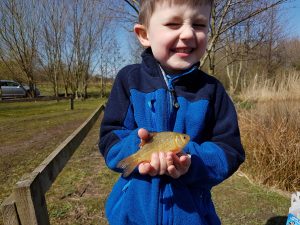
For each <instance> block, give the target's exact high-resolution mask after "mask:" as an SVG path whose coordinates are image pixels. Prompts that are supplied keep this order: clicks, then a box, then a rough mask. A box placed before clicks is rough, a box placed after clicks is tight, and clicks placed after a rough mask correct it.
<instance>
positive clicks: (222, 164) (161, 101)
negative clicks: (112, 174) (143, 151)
mask: <svg viewBox="0 0 300 225" xmlns="http://www.w3.org/2000/svg"><path fill="white" fill-rule="evenodd" d="M142 58H143V61H142V63H141V64H136V65H130V66H126V67H125V68H123V69H122V70H121V71H120V72H119V73H118V75H117V77H116V80H115V83H114V85H113V88H112V91H111V94H110V97H109V100H108V103H107V106H106V109H105V114H104V118H103V121H102V124H101V132H100V142H99V148H100V152H101V153H102V154H103V156H104V158H105V162H106V164H107V166H108V167H109V168H111V169H112V170H114V171H117V172H122V171H121V170H120V169H118V168H116V165H117V164H118V162H119V161H120V160H122V159H124V158H126V157H128V156H129V155H131V154H133V153H135V152H136V151H137V150H138V149H139V147H138V145H139V143H140V139H139V137H138V135H137V131H138V129H139V128H145V129H147V130H149V131H155V132H160V131H176V132H181V133H186V134H188V135H190V137H191V141H190V142H189V143H188V145H187V146H186V147H185V149H184V151H185V152H186V153H189V154H190V155H191V161H192V162H191V166H190V168H189V170H188V172H187V173H186V174H185V175H183V176H181V177H180V178H178V179H172V178H171V177H168V176H166V175H163V176H155V177H151V176H148V175H144V176H143V175H140V174H139V173H138V171H137V170H136V171H134V172H133V173H132V174H131V175H130V176H129V177H127V178H124V177H122V176H120V178H119V180H118V181H117V182H116V184H115V185H114V187H113V190H112V192H111V194H110V195H109V197H108V200H107V202H106V216H107V218H108V221H109V224H110V225H122V224H138V225H140V224H143V225H155V224H169V225H171V224H172V225H173V224H178V225H181V224H189V225H217V224H220V220H219V218H218V216H217V214H216V212H215V209H214V205H213V203H212V200H211V194H210V190H211V188H212V187H213V186H215V185H217V184H219V183H220V182H222V181H223V180H225V179H226V178H228V177H229V176H230V175H231V174H232V173H234V172H235V171H236V170H237V169H238V167H239V165H240V164H241V163H242V162H243V161H244V158H245V154H244V150H243V148H242V145H241V141H240V133H239V128H238V123H237V115H236V111H235V108H234V105H233V103H232V101H231V99H230V98H229V96H228V95H227V94H226V92H225V90H224V88H223V86H222V84H221V83H220V82H219V81H218V80H216V79H215V78H214V77H212V76H209V75H207V74H205V73H204V72H202V71H201V70H198V68H191V69H189V70H187V71H184V73H182V74H181V75H174V76H172V75H166V76H165V75H164V74H163V73H162V71H161V68H160V67H159V65H158V63H157V62H156V60H155V59H154V57H153V55H152V52H151V49H147V50H146V51H145V52H144V53H143V54H142Z"/></svg>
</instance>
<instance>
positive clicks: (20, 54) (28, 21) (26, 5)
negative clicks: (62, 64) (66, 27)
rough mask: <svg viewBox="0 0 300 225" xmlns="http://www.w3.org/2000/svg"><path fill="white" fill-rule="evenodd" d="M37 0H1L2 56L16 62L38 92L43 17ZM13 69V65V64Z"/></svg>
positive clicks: (0, 44) (32, 92)
mask: <svg viewBox="0 0 300 225" xmlns="http://www.w3.org/2000/svg"><path fill="white" fill-rule="evenodd" d="M37 7H38V6H37V4H36V1H35V0H28V1H23V0H2V1H0V11H1V14H0V15H1V27H0V57H1V60H2V61H3V62H4V63H5V65H6V66H7V67H10V66H11V64H10V63H9V62H15V63H16V64H15V65H18V67H19V69H20V71H22V72H23V73H24V74H25V75H26V78H27V82H28V84H29V87H30V95H31V96H34V93H35V92H34V88H35V71H36V67H37V36H38V25H39V17H38V16H37V15H36V14H35V12H37V9H36V8H37ZM11 70H13V68H11Z"/></svg>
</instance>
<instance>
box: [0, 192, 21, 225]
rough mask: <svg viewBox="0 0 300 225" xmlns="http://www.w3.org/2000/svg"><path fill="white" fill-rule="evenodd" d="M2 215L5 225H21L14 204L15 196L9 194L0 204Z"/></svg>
mask: <svg viewBox="0 0 300 225" xmlns="http://www.w3.org/2000/svg"><path fill="white" fill-rule="evenodd" d="M1 206H2V215H3V222H4V224H5V225H21V223H20V220H19V216H18V212H17V207H16V203H15V196H14V194H11V195H10V196H9V197H8V198H6V199H5V200H4V201H3V202H2V205H1Z"/></svg>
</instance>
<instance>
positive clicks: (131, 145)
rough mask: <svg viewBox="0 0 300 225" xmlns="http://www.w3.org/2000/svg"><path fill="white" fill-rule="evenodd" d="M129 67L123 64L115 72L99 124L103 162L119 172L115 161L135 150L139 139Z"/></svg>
mask: <svg viewBox="0 0 300 225" xmlns="http://www.w3.org/2000/svg"><path fill="white" fill-rule="evenodd" d="M130 70H131V69H130V67H125V68H123V69H122V70H121V71H120V72H119V73H118V75H117V76H116V79H115V82H114V85H113V88H112V90H111V93H110V96H109V99H108V102H107V104H106V108H105V112H104V117H103V119H102V122H101V128H100V139H99V145H98V146H99V150H100V152H101V154H102V155H103V157H104V159H105V162H106V164H107V166H108V167H109V168H110V169H112V170H114V171H117V172H121V170H120V169H118V168H116V166H117V164H118V162H119V161H120V160H122V159H124V158H126V157H127V156H129V155H131V154H133V153H135V152H136V151H137V149H138V145H139V143H140V139H139V137H138V135H137V130H138V129H137V126H136V124H135V120H134V116H133V109H132V105H131V102H130V93H129V87H128V74H129V73H130Z"/></svg>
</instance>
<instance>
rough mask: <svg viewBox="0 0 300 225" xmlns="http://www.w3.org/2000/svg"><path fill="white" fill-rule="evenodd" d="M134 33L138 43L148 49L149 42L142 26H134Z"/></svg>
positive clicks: (145, 30)
mask: <svg viewBox="0 0 300 225" xmlns="http://www.w3.org/2000/svg"><path fill="white" fill-rule="evenodd" d="M134 33H135V34H136V36H137V38H138V39H139V41H140V43H141V44H142V45H143V46H144V47H150V41H149V39H148V34H147V29H146V27H145V26H144V25H142V24H135V25H134Z"/></svg>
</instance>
